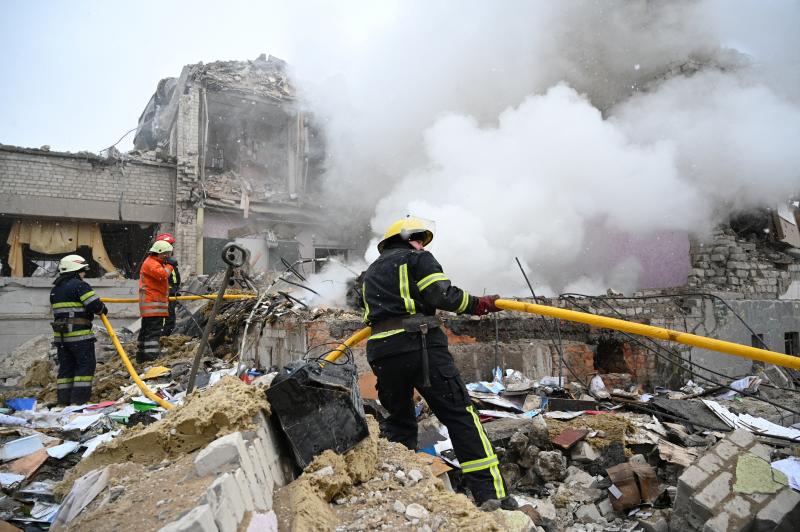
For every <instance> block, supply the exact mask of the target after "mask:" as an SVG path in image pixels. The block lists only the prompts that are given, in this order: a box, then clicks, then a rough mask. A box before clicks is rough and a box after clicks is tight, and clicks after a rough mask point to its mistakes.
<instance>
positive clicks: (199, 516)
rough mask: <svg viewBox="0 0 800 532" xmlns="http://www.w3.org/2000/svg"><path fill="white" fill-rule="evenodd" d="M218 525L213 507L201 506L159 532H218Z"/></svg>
mask: <svg viewBox="0 0 800 532" xmlns="http://www.w3.org/2000/svg"><path fill="white" fill-rule="evenodd" d="M218 531H219V528H217V524H216V522H215V521H214V514H213V513H212V511H211V506H209V505H208V504H201V505H200V506H196V507H194V508H192V509H191V510H189V512H188V513H187V514H186V515H184V516H183V517H181V518H180V519H178V520H177V521H174V522H172V523H170V524H168V525H166V526H164V527H162V528H160V529H159V530H158V532H218Z"/></svg>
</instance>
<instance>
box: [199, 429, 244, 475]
mask: <svg viewBox="0 0 800 532" xmlns="http://www.w3.org/2000/svg"><path fill="white" fill-rule="evenodd" d="M243 452H246V449H245V446H244V439H243V438H242V433H241V432H233V433H231V434H226V435H225V436H222V437H221V438H217V439H216V440H214V441H212V442H211V443H209V444H208V445H207V446H206V448H205V449H203V450H202V451H200V452H199V453H197V457H196V458H195V459H194V468H195V471H196V472H197V474H198V475H199V476H201V477H202V476H204V475H210V474H214V473H220V472H222V471H226V470H228V469H232V468H233V467H235V466H236V465H238V464H239V458H240V456H241V454H242V453H243Z"/></svg>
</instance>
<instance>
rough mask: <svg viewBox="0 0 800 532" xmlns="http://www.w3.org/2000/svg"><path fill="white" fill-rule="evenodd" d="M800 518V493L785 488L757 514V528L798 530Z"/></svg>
mask: <svg viewBox="0 0 800 532" xmlns="http://www.w3.org/2000/svg"><path fill="white" fill-rule="evenodd" d="M799 518H800V493H797V492H796V491H793V490H792V489H790V488H784V489H782V490H781V491H780V492H778V494H777V495H776V496H775V497H774V498H773V499H772V500H771V501H770V502H769V503H768V504H767V505H766V506H765V507H764V508H762V509H761V511H760V512H758V514H757V515H756V530H774V529H776V527H779V526H780V527H783V528H781V529H780V530H797V527H796V522H795V521H796V520H797V519H799Z"/></svg>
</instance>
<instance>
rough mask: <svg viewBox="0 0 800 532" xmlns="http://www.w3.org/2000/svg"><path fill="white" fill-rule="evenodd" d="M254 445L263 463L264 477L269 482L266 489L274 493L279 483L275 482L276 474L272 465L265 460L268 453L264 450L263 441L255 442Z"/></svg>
mask: <svg viewBox="0 0 800 532" xmlns="http://www.w3.org/2000/svg"><path fill="white" fill-rule="evenodd" d="M253 445H254V446H255V448H256V450H257V451H258V456H259V460H260V461H261V465H262V467H263V468H264V475H265V476H266V481H267V484H266V486H265V487H266V488H267V489H268V490H269V491H272V490H274V489H275V484H277V482H276V481H275V473H274V471H273V468H272V467H271V466H270V464H269V462H268V461H267V459H266V458H264V457H265V456H266V452H265V450H264V446H263V445H262V444H261V440H260V439H258V440H255V441H254V442H253Z"/></svg>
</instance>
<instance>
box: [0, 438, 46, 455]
mask: <svg viewBox="0 0 800 532" xmlns="http://www.w3.org/2000/svg"><path fill="white" fill-rule="evenodd" d="M43 447H44V445H42V440H41V439H40V438H39V437H38V436H35V435H33V436H25V437H24V438H19V439H16V440H12V441H10V442H7V443H6V444H5V445H3V447H1V448H0V458H1V459H2V460H3V461H6V462H7V461H9V460H16V459H17V458H22V457H23V456H28V455H29V454H32V453H35V452H36V451H38V450H39V449H41V448H43Z"/></svg>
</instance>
